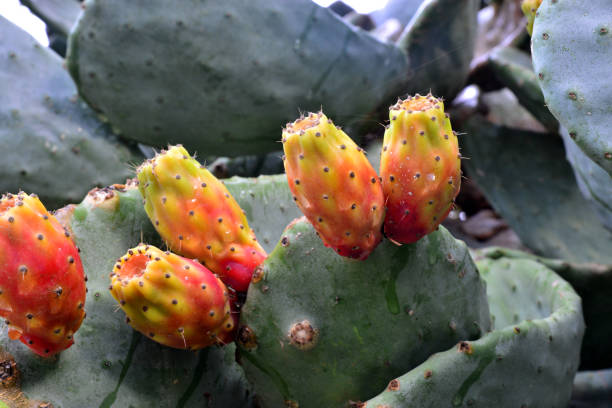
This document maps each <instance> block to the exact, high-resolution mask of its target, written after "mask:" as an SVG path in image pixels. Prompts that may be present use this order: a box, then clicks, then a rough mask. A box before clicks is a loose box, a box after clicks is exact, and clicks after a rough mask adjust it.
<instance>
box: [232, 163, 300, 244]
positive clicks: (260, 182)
mask: <svg viewBox="0 0 612 408" xmlns="http://www.w3.org/2000/svg"><path fill="white" fill-rule="evenodd" d="M223 183H224V184H225V186H226V187H227V189H228V190H229V192H230V193H231V194H232V196H233V197H234V198H235V199H236V201H237V202H238V204H239V205H240V208H242V209H243V210H244V211H245V212H246V216H247V220H248V221H249V226H250V227H251V228H252V229H253V231H255V235H256V236H257V240H258V241H259V243H260V244H261V246H262V247H263V248H264V249H265V250H266V251H267V252H270V251H272V249H274V246H275V245H276V243H277V242H278V239H279V237H280V234H281V233H282V232H283V230H284V229H285V227H286V226H287V224H289V222H291V220H293V219H295V218H297V217H301V216H302V213H301V212H300V210H299V208H297V206H296V205H295V202H293V196H292V195H291V191H289V186H288V185H287V176H285V175H284V174H279V175H275V176H259V177H257V178H242V177H232V178H230V179H227V180H223Z"/></svg>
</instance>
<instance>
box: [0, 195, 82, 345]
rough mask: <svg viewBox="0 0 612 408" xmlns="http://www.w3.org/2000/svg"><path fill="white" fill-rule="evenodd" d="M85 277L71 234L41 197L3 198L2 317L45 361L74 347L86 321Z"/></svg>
mask: <svg viewBox="0 0 612 408" xmlns="http://www.w3.org/2000/svg"><path fill="white" fill-rule="evenodd" d="M86 291H87V289H86V288H85V275H84V273H83V265H82V264H81V258H80V257H79V251H78V248H77V247H76V245H75V244H74V242H73V241H72V240H71V239H70V234H69V233H68V232H67V231H66V230H64V228H63V227H62V226H61V224H60V223H59V222H58V221H57V219H56V218H55V217H54V216H53V215H51V214H49V212H48V211H47V210H46V209H45V207H44V206H43V204H42V203H41V202H40V200H39V199H38V197H36V196H35V195H27V194H25V193H19V194H16V195H13V194H7V195H4V196H2V198H1V199H0V316H2V317H3V318H4V319H5V321H6V323H7V324H8V326H9V329H8V335H9V337H10V338H11V339H12V340H20V341H21V342H22V343H24V344H25V345H26V346H28V347H29V348H30V349H31V350H32V351H34V352H35V353H36V354H39V355H41V356H45V357H47V356H51V355H53V354H56V353H58V352H60V351H62V350H65V349H67V348H68V347H70V346H71V345H72V344H73V343H74V333H75V332H76V331H77V330H78V328H79V327H80V326H81V322H82V321H83V318H84V317H85V310H84V305H85V293H86Z"/></svg>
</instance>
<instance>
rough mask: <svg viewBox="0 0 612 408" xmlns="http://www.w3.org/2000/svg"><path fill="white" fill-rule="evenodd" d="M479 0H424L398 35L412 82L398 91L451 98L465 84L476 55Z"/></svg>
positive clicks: (399, 44) (397, 90)
mask: <svg viewBox="0 0 612 408" xmlns="http://www.w3.org/2000/svg"><path fill="white" fill-rule="evenodd" d="M479 7H480V2H479V1H476V0H427V1H425V2H423V3H422V4H421V6H420V8H419V9H418V11H417V12H416V14H415V16H414V17H413V18H412V20H411V21H410V23H409V24H408V26H406V28H405V30H404V32H403V33H402V36H401V37H400V38H399V39H398V42H397V44H398V46H399V47H400V48H401V49H403V50H404V51H405V52H406V54H407V55H408V58H409V60H410V67H409V68H410V72H409V74H410V75H409V82H408V85H407V86H406V87H405V89H403V90H401V92H400V89H396V91H395V93H396V94H399V93H409V94H414V93H421V94H427V93H429V92H430V93H432V94H433V95H434V96H436V97H442V98H444V99H446V100H449V101H450V100H452V99H453V98H454V97H455V95H457V93H458V92H459V91H460V90H461V89H462V88H463V85H464V84H465V80H466V79H467V76H468V73H469V71H470V62H471V61H472V57H473V55H474V46H475V44H476V34H477V31H478V24H477V16H478V9H479Z"/></svg>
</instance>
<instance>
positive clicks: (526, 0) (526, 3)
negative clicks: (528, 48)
mask: <svg viewBox="0 0 612 408" xmlns="http://www.w3.org/2000/svg"><path fill="white" fill-rule="evenodd" d="M540 4H542V0H523V3H521V10H523V14H525V17H527V32H528V33H529V35H531V33H532V32H533V22H534V21H535V17H536V13H537V12H538V8H539V7H540Z"/></svg>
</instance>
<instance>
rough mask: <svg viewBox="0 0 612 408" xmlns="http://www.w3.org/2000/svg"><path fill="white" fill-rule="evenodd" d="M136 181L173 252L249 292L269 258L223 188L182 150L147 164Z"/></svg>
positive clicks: (181, 148)
mask: <svg viewBox="0 0 612 408" xmlns="http://www.w3.org/2000/svg"><path fill="white" fill-rule="evenodd" d="M138 181H139V186H138V188H139V190H140V193H141V194H142V196H143V197H144V199H145V210H146V212H147V214H148V216H149V218H150V219H151V221H152V222H153V224H154V225H155V228H156V229H157V232H159V234H160V235H161V237H162V238H163V239H164V240H165V241H166V243H167V244H168V246H169V247H170V249H171V250H172V251H174V252H176V253H177V254H180V255H183V256H186V257H189V258H195V259H198V260H199V261H201V262H203V263H204V264H205V265H206V267H207V268H209V269H210V270H212V271H213V272H215V273H216V274H218V275H219V276H220V277H221V279H222V280H223V282H225V284H227V285H229V286H231V287H232V288H233V289H234V290H236V291H238V292H246V291H247V289H248V287H249V283H250V281H251V276H252V274H253V270H254V269H255V268H256V267H257V266H258V265H259V264H260V263H261V262H263V260H264V259H265V258H266V256H267V255H266V252H265V251H264V249H263V248H262V247H261V246H260V245H259V243H258V242H257V239H256V238H255V233H254V232H253V230H251V229H250V228H249V224H248V222H247V219H246V216H245V215H244V212H243V211H242V209H241V208H240V206H239V205H238V203H237V202H236V200H235V199H234V198H233V197H232V196H231V195H230V193H229V191H228V190H227V188H226V187H225V185H224V184H223V183H222V182H221V181H219V180H218V179H217V178H216V177H215V176H213V175H212V174H211V173H210V172H209V171H208V170H207V169H206V168H205V167H204V166H203V165H201V164H200V163H199V162H198V161H197V160H195V159H194V158H192V157H191V156H189V153H187V150H185V149H184V148H183V147H182V146H173V147H170V148H169V149H168V151H162V152H161V153H160V154H158V155H157V156H156V157H155V158H153V159H151V160H148V161H146V162H145V163H143V164H142V165H141V166H140V167H139V169H138Z"/></svg>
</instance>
